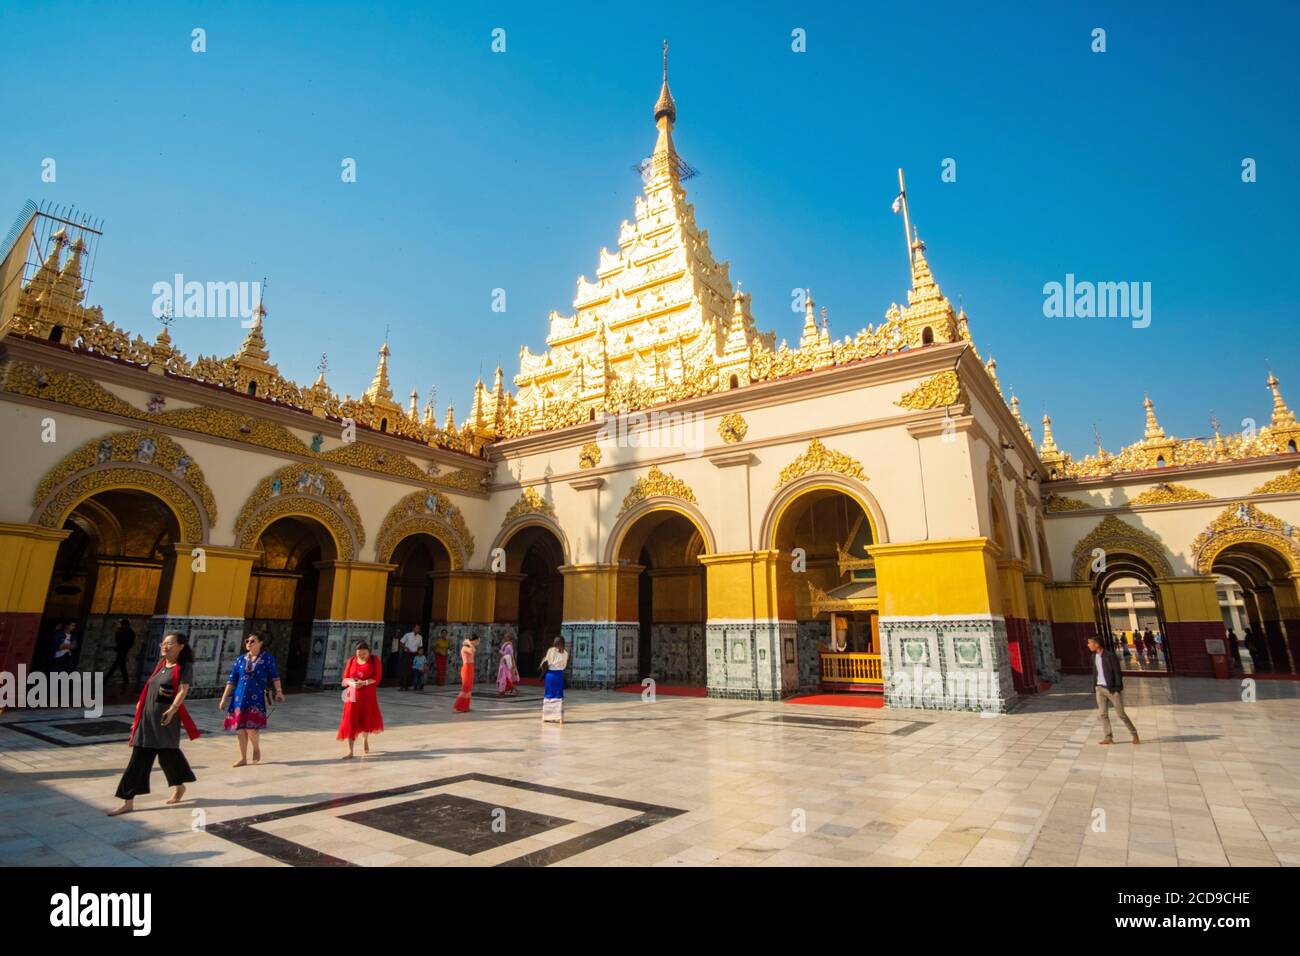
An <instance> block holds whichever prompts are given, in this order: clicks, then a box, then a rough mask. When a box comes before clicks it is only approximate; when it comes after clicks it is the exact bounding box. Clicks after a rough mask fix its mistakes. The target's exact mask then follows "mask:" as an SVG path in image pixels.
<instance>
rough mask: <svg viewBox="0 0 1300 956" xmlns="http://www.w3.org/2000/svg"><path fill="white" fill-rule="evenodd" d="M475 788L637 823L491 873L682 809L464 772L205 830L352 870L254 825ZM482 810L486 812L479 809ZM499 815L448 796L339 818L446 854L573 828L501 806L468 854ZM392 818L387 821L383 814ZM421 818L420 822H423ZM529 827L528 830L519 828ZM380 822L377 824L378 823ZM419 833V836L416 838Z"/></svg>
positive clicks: (547, 860)
mask: <svg viewBox="0 0 1300 956" xmlns="http://www.w3.org/2000/svg"><path fill="white" fill-rule="evenodd" d="M466 782H476V783H490V784H494V785H496V786H499V787H506V788H512V789H515V790H523V791H526V792H528V793H540V794H546V795H548V796H553V797H564V798H565V799H568V800H575V801H578V802H581V803H592V804H596V805H597V806H603V807H617V808H619V809H621V810H628V811H631V812H633V813H635V814H637V816H634V817H631V818H629V819H627V820H621V821H619V822H617V823H611V824H609V825H608V826H604V827H601V828H599V829H597V830H592V831H590V832H588V833H580V834H578V835H577V836H573V837H570V838H569V839H567V840H562V841H561V842H559V843H555V844H552V845H551V846H548V847H543V848H542V849H540V850H533V851H532V852H530V853H525V854H524V855H523V856H518V857H515V858H514V859H511V860H506V861H504V862H502V863H498V864H496V865H497V866H550V865H551V864H552V863H558V862H560V861H561V860H567V859H568V858H569V857H571V856H576V855H577V854H579V853H583V852H585V851H587V850H591V849H594V848H596V847H598V846H603V845H604V844H606V843H609V842H610V841H612V840H617V839H618V838H619V837H624V836H628V835H629V834H632V833H636V832H638V831H639V830H644V829H645V828H646V827H652V826H654V825H655V824H658V823H663V822H664V821H665V820H671V819H672V818H673V817H676V816H680V815H681V814H683V813H685V812H686V811H685V810H679V809H677V808H676V807H665V806H660V805H658V804H654V803H643V802H641V801H639V800H625V799H623V798H621V797H608V796H604V795H603V794H598V793H586V792H584V791H582V790H569V789H566V788H564V787H551V786H546V785H544V784H540V783H531V782H529V781H527V780H516V779H513V778H510V777H495V776H492V775H491V774H486V773H462V774H456V775H455V776H451V777H443V778H441V779H439V780H426V781H424V782H423V783H412V784H407V785H405V786H401V787H390V788H389V789H387V790H375V791H372V792H370V793H356V794H352V795H350V796H346V797H336V798H334V799H331V800H321V801H319V802H317V803H308V804H304V805H302V806H298V807H290V808H288V809H285V810H270V811H267V812H266V813H258V814H254V815H253V816H249V817H241V818H240V819H238V820H230V821H229V822H226V823H210V824H208V827H207V833H208V834H209V835H210V836H216V837H220V838H221V839H223V840H229V841H230V842H231V843H234V844H236V845H238V846H242V847H245V848H246V849H250V850H253V851H255V852H257V853H259V854H261V855H263V856H266V857H269V858H270V859H272V860H277V861H279V862H281V863H287V864H289V865H290V866H347V867H351V866H357V865H358V864H356V863H351V862H349V861H347V860H342V859H339V858H338V857H335V856H331V855H330V854H328V853H322V852H321V851H319V850H314V849H312V848H311V847H307V846H303V845H302V844H301V843H296V842H294V841H293V840H289V839H286V838H284V837H280V836H276V835H274V834H272V833H268V832H267V831H266V830H263V829H261V827H260V825H261V824H265V823H273V822H275V821H277V820H289V819H292V818H294V817H300V816H304V815H306V814H310V813H319V812H321V811H323V810H338V809H340V808H342V807H351V806H357V805H359V804H364V803H373V802H375V801H377V800H386V799H389V798H391V797H400V796H405V795H407V794H417V793H420V792H422V791H427V790H441V789H443V788H446V787H451V786H455V785H456V784H460V783H466ZM412 804H414V805H416V809H415V810H414V812H412V811H403V810H401V809H400V808H402V807H410V806H411V805H412ZM439 807H441V808H442V809H441V810H440V811H438V812H445V813H447V814H450V815H451V816H448V818H447V819H448V821H450V820H451V818H452V816H454V815H456V814H459V815H460V819H461V821H462V829H461V830H459V831H458V832H457V833H456V834H455V835H453V836H447V835H446V829H445V827H444V825H443V823H442V822H440V821H439V820H438V818H436V817H434V818H433V819H432V820H430V819H429V815H430V814H431V813H432V812H433V811H434V810H435V808H439ZM481 808H485V809H481ZM495 809H497V808H496V806H494V805H492V804H489V803H487V802H486V801H480V800H473V799H469V798H464V797H453V796H452V795H450V794H430V795H429V796H427V797H424V798H420V799H416V800H407V801H404V802H403V803H400V804H395V805H393V806H390V807H381V808H378V809H376V810H371V811H354V812H353V813H349V814H346V815H343V819H347V820H349V821H350V822H353V823H360V824H364V825H366V826H374V827H376V828H377V829H382V830H385V831H386V832H389V833H393V834H395V835H398V836H404V837H408V838H410V839H412V840H418V841H420V842H423V843H432V844H434V845H435V846H439V847H444V848H448V849H451V850H453V851H454V852H472V853H478V852H481V851H482V850H485V849H490V848H491V847H492V846H501V845H504V844H506V843H510V842H512V841H514V840H518V839H521V838H523V837H525V836H529V835H531V834H536V833H542V832H545V831H547V830H552V829H555V828H556V827H562V826H566V825H567V824H569V823H570V822H572V821H569V820H564V819H561V818H559V817H551V816H546V815H545V814H539V813H528V812H526V811H523V810H517V809H511V808H510V807H502V809H504V810H505V813H506V832H505V833H503V834H492V833H491V831H490V828H489V836H490V837H492V838H494V839H495V840H496V842H494V843H486V842H484V843H483V844H482V845H481V846H478V847H477V848H474V846H475V843H476V842H477V841H478V839H479V838H477V837H475V836H474V835H473V834H475V833H476V832H477V826H478V821H479V820H481V819H482V818H483V814H484V813H486V816H487V819H488V820H489V821H491V819H492V816H491V811H492V810H495ZM386 810H387V811H391V812H390V813H388V814H385V813H384V811H386ZM422 817H423V818H424V820H423V821H421V818H422ZM525 820H527V821H529V823H525V822H524V821H525ZM380 821H383V822H382V823H381V822H380ZM465 823H468V824H469V825H470V827H471V829H470V831H469V833H468V834H467V833H466V830H465V829H464V828H463V827H464V824H465ZM453 825H454V824H453V823H451V822H447V823H446V826H447V827H451V826H453ZM525 826H531V827H532V829H531V830H530V831H529V832H525V831H524V827H525ZM416 830H418V831H419V832H418V833H417V832H415V831H416ZM431 837H438V838H442V839H447V840H451V839H456V840H458V841H460V843H461V845H465V846H470V847H471V849H470V850H469V851H466V850H461V849H460V847H459V846H455V845H451V844H448V843H440V842H438V841H437V839H431Z"/></svg>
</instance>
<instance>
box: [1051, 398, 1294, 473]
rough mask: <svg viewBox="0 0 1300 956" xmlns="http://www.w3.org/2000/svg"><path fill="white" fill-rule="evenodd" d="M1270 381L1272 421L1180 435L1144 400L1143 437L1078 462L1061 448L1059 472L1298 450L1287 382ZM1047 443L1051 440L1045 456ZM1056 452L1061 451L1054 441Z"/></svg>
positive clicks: (1234, 458) (1124, 469)
mask: <svg viewBox="0 0 1300 956" xmlns="http://www.w3.org/2000/svg"><path fill="white" fill-rule="evenodd" d="M1266 384H1267V387H1268V389H1269V392H1270V393H1271V395H1272V400H1273V401H1272V406H1273V408H1272V418H1271V419H1270V421H1269V424H1267V425H1263V426H1260V427H1259V428H1253V427H1251V428H1247V429H1246V430H1244V431H1242V432H1240V433H1237V434H1230V435H1220V434H1219V433H1218V431H1217V425H1216V430H1215V435H1214V437H1213V438H1175V437H1172V436H1169V435H1167V434H1166V433H1165V430H1164V428H1163V427H1161V425H1160V423H1159V421H1157V419H1156V415H1155V406H1154V405H1153V404H1152V402H1151V399H1150V398H1147V399H1145V400H1144V401H1143V406H1144V411H1145V426H1144V429H1143V438H1142V440H1141V441H1138V442H1135V443H1133V444H1132V445H1129V446H1127V447H1126V448H1124V449H1122V450H1121V451H1120V452H1119V453H1118V454H1115V455H1111V454H1107V453H1106V452H1105V451H1104V450H1101V449H1099V450H1098V451H1097V452H1096V453H1095V454H1092V455H1088V456H1087V457H1085V458H1083V459H1080V460H1077V461H1076V460H1075V459H1073V458H1071V457H1070V455H1068V454H1066V453H1060V452H1057V454H1059V461H1057V460H1055V457H1056V456H1055V455H1054V456H1053V458H1054V464H1055V468H1054V470H1055V476H1054V477H1055V478H1057V479H1067V478H1099V477H1105V476H1107V475H1114V474H1121V473H1124V472H1133V471H1148V470H1151V469H1154V468H1160V467H1166V468H1174V467H1180V466H1183V465H1201V464H1209V463H1213V462H1223V461H1242V460H1245V459H1249V458H1263V457H1268V456H1272V455H1286V454H1293V453H1295V451H1296V450H1297V447H1298V446H1297V443H1298V442H1300V423H1297V422H1296V418H1295V413H1294V412H1292V411H1291V409H1290V408H1289V407H1288V406H1287V404H1286V402H1285V400H1284V399H1283V398H1282V393H1281V390H1280V387H1279V386H1280V384H1281V383H1280V382H1278V380H1277V378H1276V377H1274V376H1273V375H1272V374H1270V375H1269V377H1268V381H1267V383H1266ZM1044 417H1045V418H1046V416H1044ZM1046 445H1047V443H1046V442H1045V443H1044V449H1042V450H1040V455H1042V454H1043V451H1044V450H1045V449H1046ZM1053 451H1056V449H1055V446H1054V445H1053ZM1042 460H1043V462H1044V464H1046V463H1047V458H1046V457H1044V458H1043V459H1042Z"/></svg>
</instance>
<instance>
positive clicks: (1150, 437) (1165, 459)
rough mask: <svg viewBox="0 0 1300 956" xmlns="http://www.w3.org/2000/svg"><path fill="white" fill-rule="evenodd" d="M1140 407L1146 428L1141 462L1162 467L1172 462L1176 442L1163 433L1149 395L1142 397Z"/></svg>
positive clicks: (1154, 466) (1151, 466) (1149, 465)
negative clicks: (1144, 417)
mask: <svg viewBox="0 0 1300 956" xmlns="http://www.w3.org/2000/svg"><path fill="white" fill-rule="evenodd" d="M1142 407H1143V409H1144V410H1145V412H1146V430H1145V431H1144V432H1143V434H1142V442H1141V449H1142V457H1143V459H1144V460H1143V464H1144V466H1145V467H1147V468H1163V467H1165V466H1166V465H1172V464H1174V447H1175V446H1176V445H1177V444H1178V442H1177V441H1176V440H1175V439H1173V438H1169V437H1168V436H1167V435H1165V430H1164V429H1163V428H1161V427H1160V422H1158V421H1157V420H1156V406H1155V403H1153V402H1152V401H1151V396H1149V395H1144V396H1143V397H1142Z"/></svg>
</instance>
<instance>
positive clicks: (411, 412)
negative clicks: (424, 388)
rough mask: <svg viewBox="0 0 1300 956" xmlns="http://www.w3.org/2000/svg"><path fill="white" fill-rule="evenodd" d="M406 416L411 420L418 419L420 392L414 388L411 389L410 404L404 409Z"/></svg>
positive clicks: (416, 420)
mask: <svg viewBox="0 0 1300 956" xmlns="http://www.w3.org/2000/svg"><path fill="white" fill-rule="evenodd" d="M406 417H407V418H409V419H410V420H411V421H413V422H418V421H419V420H420V393H419V392H418V391H417V390H416V389H414V388H413V389H411V406H410V408H408V409H407V410H406Z"/></svg>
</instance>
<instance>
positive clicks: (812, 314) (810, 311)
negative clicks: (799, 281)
mask: <svg viewBox="0 0 1300 956" xmlns="http://www.w3.org/2000/svg"><path fill="white" fill-rule="evenodd" d="M804 294H805V296H806V298H805V299H804V311H803V333H802V334H801V335H800V336H799V348H801V349H809V348H816V347H817V344H818V343H819V342H820V341H821V336H819V335H818V334H817V307H816V304H815V303H814V302H813V297H812V290H811V289H805V290H804Z"/></svg>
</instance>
